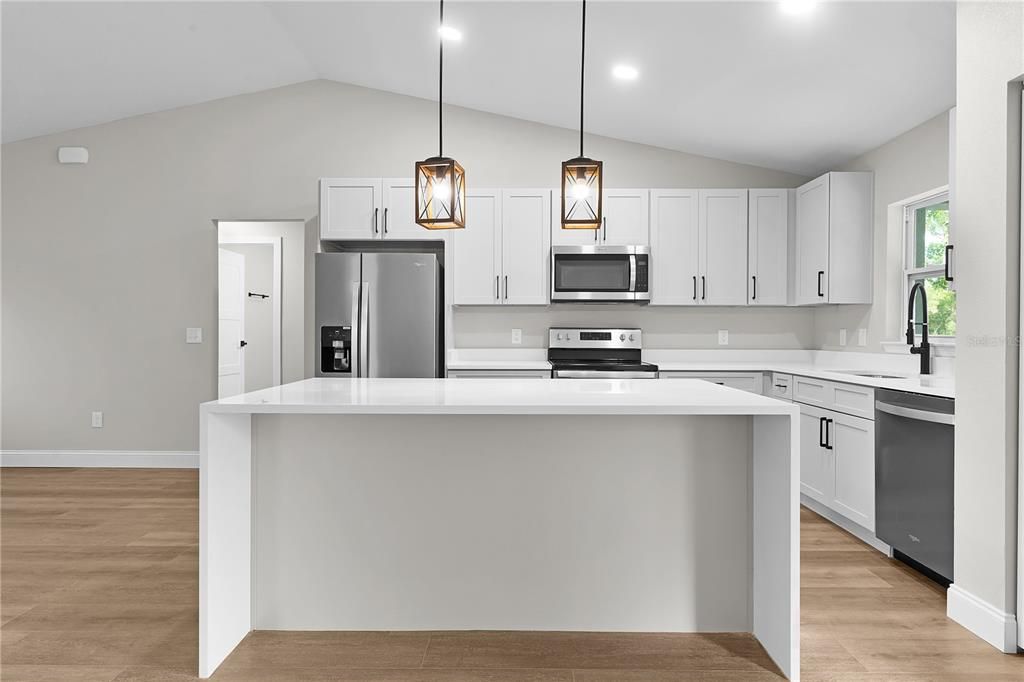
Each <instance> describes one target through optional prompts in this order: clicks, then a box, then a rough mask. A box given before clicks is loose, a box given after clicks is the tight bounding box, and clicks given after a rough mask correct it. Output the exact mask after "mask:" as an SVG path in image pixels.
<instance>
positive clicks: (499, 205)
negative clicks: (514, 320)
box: [448, 189, 551, 305]
mask: <svg viewBox="0 0 1024 682" xmlns="http://www.w3.org/2000/svg"><path fill="white" fill-rule="evenodd" d="M550 236H551V190H549V189H516V190H505V191H500V190H479V189H478V190H470V191H469V192H468V193H467V196H466V228H465V229H463V230H455V231H453V232H452V234H451V236H450V237H449V240H448V244H449V246H450V249H451V252H452V268H453V270H454V277H453V287H454V293H453V296H452V302H453V303H454V304H455V305H547V303H548V287H549V275H548V260H549V258H548V255H549V251H550V248H551V245H550V238H551V237H550Z"/></svg>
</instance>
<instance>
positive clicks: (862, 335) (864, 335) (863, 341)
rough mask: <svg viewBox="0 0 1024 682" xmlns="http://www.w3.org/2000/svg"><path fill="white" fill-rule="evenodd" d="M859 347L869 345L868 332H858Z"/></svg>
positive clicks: (861, 330)
mask: <svg viewBox="0 0 1024 682" xmlns="http://www.w3.org/2000/svg"><path fill="white" fill-rule="evenodd" d="M857 345H858V346H866V345H868V330H867V329H858V330H857Z"/></svg>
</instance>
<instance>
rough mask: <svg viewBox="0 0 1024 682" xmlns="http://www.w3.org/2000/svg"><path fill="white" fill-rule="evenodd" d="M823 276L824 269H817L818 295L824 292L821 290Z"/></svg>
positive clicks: (823, 294) (822, 294)
mask: <svg viewBox="0 0 1024 682" xmlns="http://www.w3.org/2000/svg"><path fill="white" fill-rule="evenodd" d="M824 276H825V271H824V270H818V296H822V297H823V296H825V292H824V291H822V290H821V278H822V277H824Z"/></svg>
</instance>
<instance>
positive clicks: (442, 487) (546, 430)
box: [253, 415, 753, 632]
mask: <svg viewBox="0 0 1024 682" xmlns="http://www.w3.org/2000/svg"><path fill="white" fill-rule="evenodd" d="M751 441H752V419H751V417H749V416H524V415H519V416H500V415H498V416H492V415H478V416H465V415H464V416H456V415H438V416H423V415H406V416H402V415H369V416H351V415H319V416H308V415H256V416H255V417H254V421H253V457H254V477H255V478H254V497H255V511H254V515H255V529H254V533H255V548H254V562H255V574H254V581H255V583H254V628H255V629H285V630H289V629H291V630H307V629H311V630H447V629H453V630H457V629H488V630H494V629H500V630H504V629H511V630H591V631H640V632H644V631H654V632H666V631H668V632H700V631H703V632H723V631H742V632H750V631H751V628H752V623H751V589H752V571H753V568H752V547H751V542H750V534H751V496H750V484H751V480H750V476H751V465H750V456H751V447H752V446H751Z"/></svg>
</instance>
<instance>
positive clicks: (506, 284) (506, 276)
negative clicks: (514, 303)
mask: <svg viewBox="0 0 1024 682" xmlns="http://www.w3.org/2000/svg"><path fill="white" fill-rule="evenodd" d="M505 300H506V301H507V300H508V275H505Z"/></svg>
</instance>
